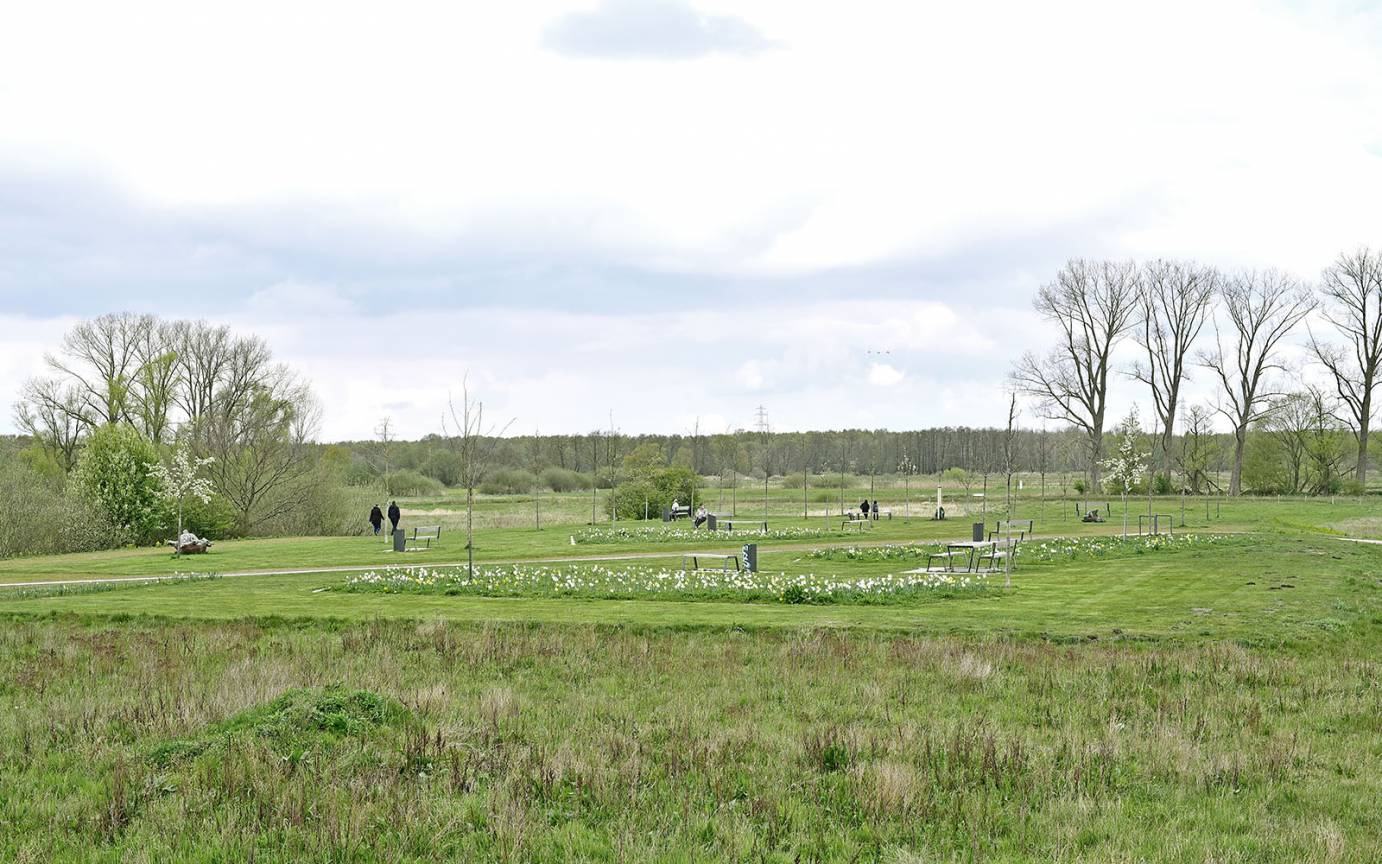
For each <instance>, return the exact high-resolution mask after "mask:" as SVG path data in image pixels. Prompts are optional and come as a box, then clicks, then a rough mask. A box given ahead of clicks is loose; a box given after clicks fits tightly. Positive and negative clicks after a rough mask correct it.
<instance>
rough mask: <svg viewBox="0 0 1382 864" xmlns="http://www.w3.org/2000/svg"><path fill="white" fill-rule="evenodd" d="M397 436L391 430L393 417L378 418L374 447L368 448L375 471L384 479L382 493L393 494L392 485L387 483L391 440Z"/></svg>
mask: <svg viewBox="0 0 1382 864" xmlns="http://www.w3.org/2000/svg"><path fill="white" fill-rule="evenodd" d="M397 438H398V436H397V435H396V434H395V433H394V431H393V418H391V417H388V416H384V417H381V418H379V422H378V423H377V424H376V425H375V427H374V447H372V448H371V449H370V454H371V458H370V462H371V464H372V467H373V468H374V470H375V471H378V472H379V476H380V477H382V478H383V480H384V493H385V494H387V495H392V494H393V487H392V486H391V484H390V483H389V475H390V474H391V473H392V468H393V442H394V441H395V440H396V439H397Z"/></svg>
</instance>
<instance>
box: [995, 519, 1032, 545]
mask: <svg viewBox="0 0 1382 864" xmlns="http://www.w3.org/2000/svg"><path fill="white" fill-rule="evenodd" d="M1004 529H1007V530H1004ZM1014 531H1016V532H1017V539H1018V540H1026V539H1027V535H1028V534H1029V533H1032V532H1033V531H1034V528H1033V522H1032V520H1031V519H1009V520H1008V521H1006V522H999V523H998V525H997V527H995V528H994V529H993V530H992V531H990V532H989V539H990V540H1001V539H1003V538H1004V537H1010V536H1012V532H1014Z"/></svg>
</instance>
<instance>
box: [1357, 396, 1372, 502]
mask: <svg viewBox="0 0 1382 864" xmlns="http://www.w3.org/2000/svg"><path fill="white" fill-rule="evenodd" d="M1371 410H1372V398H1371V395H1369V396H1368V397H1366V398H1364V399H1363V411H1362V414H1363V421H1362V422H1361V423H1359V424H1358V467H1357V468H1356V469H1355V470H1354V473H1353V479H1355V480H1357V481H1358V485H1359V487H1361V488H1362V490H1363V491H1364V492H1366V491H1367V490H1368V426H1369V425H1371V422H1372V418H1371V417H1369V416H1368V413H1369V412H1370V411H1371Z"/></svg>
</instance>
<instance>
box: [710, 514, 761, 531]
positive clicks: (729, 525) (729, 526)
mask: <svg viewBox="0 0 1382 864" xmlns="http://www.w3.org/2000/svg"><path fill="white" fill-rule="evenodd" d="M716 524H718V525H723V526H725V530H726V531H733V530H734V526H735V525H757V526H759V527H760V528H762V529H763V533H765V534H766V533H767V531H768V520H766V519H734V518H729V519H717V520H716Z"/></svg>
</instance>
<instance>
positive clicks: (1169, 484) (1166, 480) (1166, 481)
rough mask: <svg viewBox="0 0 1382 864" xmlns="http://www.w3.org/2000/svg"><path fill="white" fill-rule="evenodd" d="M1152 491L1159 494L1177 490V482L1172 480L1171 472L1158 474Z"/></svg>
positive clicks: (1168, 493) (1167, 493)
mask: <svg viewBox="0 0 1382 864" xmlns="http://www.w3.org/2000/svg"><path fill="white" fill-rule="evenodd" d="M1152 491H1153V492H1155V493H1156V494H1157V495H1170V494H1172V493H1174V492H1175V491H1176V484H1175V483H1174V482H1173V481H1172V480H1171V475H1170V474H1158V475H1156V481H1155V482H1154V483H1153V484H1152Z"/></svg>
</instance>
